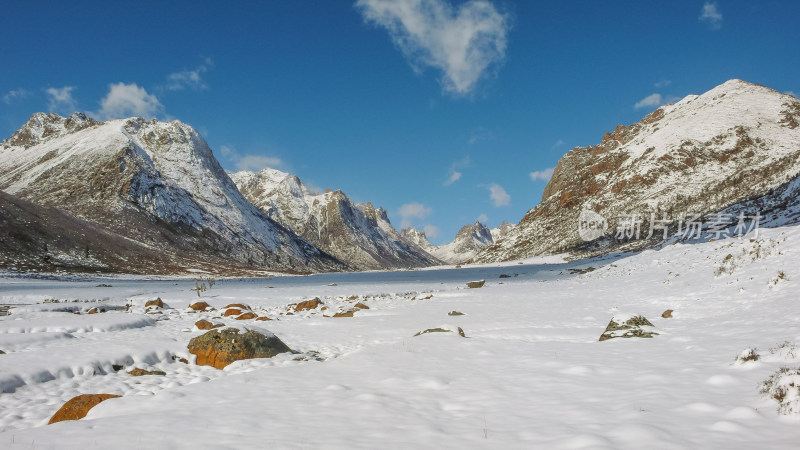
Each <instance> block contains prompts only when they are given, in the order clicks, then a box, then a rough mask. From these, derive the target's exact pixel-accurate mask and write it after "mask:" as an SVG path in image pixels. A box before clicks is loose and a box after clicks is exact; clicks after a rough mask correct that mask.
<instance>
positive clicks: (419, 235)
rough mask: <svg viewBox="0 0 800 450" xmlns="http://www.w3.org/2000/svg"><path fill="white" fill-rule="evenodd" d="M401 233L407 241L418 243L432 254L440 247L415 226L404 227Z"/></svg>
mask: <svg viewBox="0 0 800 450" xmlns="http://www.w3.org/2000/svg"><path fill="white" fill-rule="evenodd" d="M400 235H401V236H403V239H405V240H406V241H408V242H411V243H413V244H416V245H417V246H419V247H420V248H422V249H423V250H425V251H426V252H428V253H431V254H432V253H433V252H434V251H435V250H436V249H437V248H438V247H436V246H435V245H433V244H432V243H431V241H429V240H428V236H426V235H425V232H424V231H420V230H418V229H416V228H414V227H408V228H403V229H402V230H400Z"/></svg>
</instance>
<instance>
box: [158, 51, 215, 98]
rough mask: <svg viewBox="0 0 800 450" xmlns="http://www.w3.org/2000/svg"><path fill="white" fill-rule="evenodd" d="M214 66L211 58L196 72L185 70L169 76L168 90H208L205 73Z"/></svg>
mask: <svg viewBox="0 0 800 450" xmlns="http://www.w3.org/2000/svg"><path fill="white" fill-rule="evenodd" d="M213 66H214V62H213V61H212V60H211V59H210V58H206V59H205V61H204V62H203V64H201V65H200V66H198V67H197V68H196V69H194V70H184V71H182V72H175V73H171V74H169V75H167V85H166V88H167V89H168V90H170V91H180V90H183V89H193V90H201V89H208V86H207V85H206V83H205V81H203V73H205V72H207V71H208V69H210V68H211V67H213Z"/></svg>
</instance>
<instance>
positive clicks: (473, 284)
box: [467, 280, 486, 289]
mask: <svg viewBox="0 0 800 450" xmlns="http://www.w3.org/2000/svg"><path fill="white" fill-rule="evenodd" d="M484 284H486V280H480V281H468V282H467V287H468V288H470V289H477V288H482V287H483V285H484Z"/></svg>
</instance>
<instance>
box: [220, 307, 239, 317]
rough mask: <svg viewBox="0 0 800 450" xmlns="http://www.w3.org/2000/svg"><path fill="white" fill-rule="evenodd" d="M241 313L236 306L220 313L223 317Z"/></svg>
mask: <svg viewBox="0 0 800 450" xmlns="http://www.w3.org/2000/svg"><path fill="white" fill-rule="evenodd" d="M241 314H242V310H241V309H238V308H231V309H228V310H226V311H225V312H224V313H222V315H223V316H225V317H229V316H238V315H241Z"/></svg>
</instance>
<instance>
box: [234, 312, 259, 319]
mask: <svg viewBox="0 0 800 450" xmlns="http://www.w3.org/2000/svg"><path fill="white" fill-rule="evenodd" d="M256 318H258V314H256V313H254V312H246V313H244V314H242V315H241V316H238V317H237V318H236V320H250V319H256Z"/></svg>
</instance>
